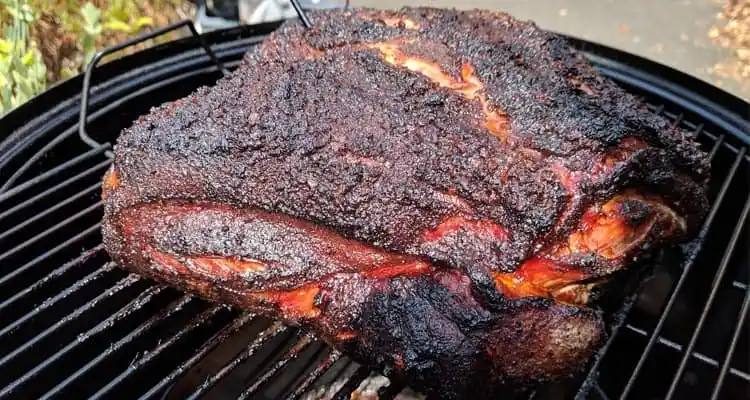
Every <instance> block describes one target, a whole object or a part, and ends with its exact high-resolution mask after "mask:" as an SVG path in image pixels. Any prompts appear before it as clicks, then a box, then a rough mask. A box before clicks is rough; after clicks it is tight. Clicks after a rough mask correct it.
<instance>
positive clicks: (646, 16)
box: [351, 0, 750, 100]
mask: <svg viewBox="0 0 750 400" xmlns="http://www.w3.org/2000/svg"><path fill="white" fill-rule="evenodd" d="M741 1H744V0H741ZM351 4H352V5H353V6H367V7H378V8H399V7H401V6H404V5H431V6H433V7H456V8H463V9H471V8H486V9H498V10H503V11H506V12H508V13H510V14H512V15H514V16H516V17H518V18H520V19H527V20H533V21H535V22H536V23H537V24H538V25H539V26H541V27H542V28H545V29H549V30H552V31H556V32H561V33H565V34H568V35H571V36H576V37H581V38H584V39H587V40H591V41H594V42H598V43H603V44H606V45H608V46H612V47H616V48H619V49H622V50H625V51H628V52H631V53H635V54H638V55H640V56H643V57H646V58H649V59H652V60H655V61H658V62H660V63H662V64H666V65H669V66H671V67H674V68H676V69H679V70H681V71H685V72H687V73H689V74H692V75H694V76H697V77H699V78H701V79H703V80H705V81H708V82H711V83H713V84H714V85H717V86H719V87H721V88H723V89H724V90H727V91H729V92H730V93H733V94H735V95H737V96H739V97H742V98H744V99H745V100H750V82H748V79H746V78H742V77H741V76H739V75H737V76H732V75H731V74H717V73H715V72H714V68H715V66H716V65H717V64H723V63H727V62H728V61H729V62H731V61H733V60H734V59H735V58H736V54H735V52H734V51H733V50H732V49H729V48H724V47H721V46H719V45H717V44H715V43H714V42H713V41H712V39H711V37H709V32H710V31H711V29H712V27H714V26H716V25H722V24H724V23H725V21H722V20H719V19H717V15H718V14H719V13H720V12H721V10H722V2H721V1H719V0H494V1H490V0H469V1H461V2H458V1H443V0H437V1H411V2H403V1H393V0H352V2H351Z"/></svg>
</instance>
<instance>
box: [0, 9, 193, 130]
mask: <svg viewBox="0 0 750 400" xmlns="http://www.w3.org/2000/svg"><path fill="white" fill-rule="evenodd" d="M191 15H192V5H191V4H190V3H189V2H187V1H184V0H150V1H137V2H135V1H130V0H89V1H85V2H84V1H82V0H0V116H1V115H3V114H5V113H7V112H8V111H10V110H11V109H13V108H14V107H16V106H18V105H20V104H22V103H23V102H25V101H26V100H28V99H29V98H31V97H32V96H34V95H36V94H38V93H39V92H41V91H43V90H44V89H45V88H46V87H47V84H48V83H52V82H56V81H58V80H62V79H67V78H69V77H72V76H74V75H76V74H77V73H79V72H80V71H82V70H83V68H84V67H85V65H86V64H87V63H88V61H89V60H91V58H92V57H93V56H94V54H95V53H96V51H97V50H98V49H101V48H104V47H108V46H111V45H114V44H116V43H119V42H122V41H124V40H125V39H127V37H128V36H131V35H134V34H137V33H139V32H141V31H143V30H145V29H148V28H151V27H153V26H157V25H165V24H168V23H171V22H175V21H178V20H181V19H184V18H189V17H190V16H191ZM169 39H170V37H166V38H163V39H161V40H169ZM138 48H140V47H135V48H133V49H130V51H135V50H137V49H138Z"/></svg>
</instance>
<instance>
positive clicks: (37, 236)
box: [0, 201, 104, 260]
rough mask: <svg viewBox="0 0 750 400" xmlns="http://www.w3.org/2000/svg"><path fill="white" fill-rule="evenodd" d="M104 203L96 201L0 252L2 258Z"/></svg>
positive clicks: (0, 258)
mask: <svg viewBox="0 0 750 400" xmlns="http://www.w3.org/2000/svg"><path fill="white" fill-rule="evenodd" d="M102 204H104V203H103V202H102V201H97V202H96V203H94V204H92V205H90V206H88V207H86V208H84V209H83V210H81V211H79V212H77V213H75V214H73V215H71V216H70V217H68V218H65V219H64V220H62V221H60V222H58V223H57V224H55V225H53V226H51V227H49V228H47V229H45V230H44V231H42V232H40V233H38V234H36V235H34V236H33V237H31V238H29V239H27V240H26V241H24V242H22V243H20V244H19V245H17V246H16V247H13V248H12V249H10V250H8V251H6V252H5V253H3V254H0V260H4V259H6V258H8V257H10V256H12V255H13V254H16V253H18V252H19V251H21V250H23V249H25V248H26V247H28V246H30V245H32V244H34V243H35V242H36V241H38V240H40V239H42V238H44V237H46V236H47V235H49V234H50V233H52V232H54V231H56V230H58V229H60V228H62V227H63V226H65V225H68V224H69V223H71V222H73V221H75V220H76V219H78V218H80V217H82V216H84V215H86V214H88V213H90V212H92V211H94V210H96V209H97V208H99V207H101V206H102Z"/></svg>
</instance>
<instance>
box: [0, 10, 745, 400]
mask: <svg viewBox="0 0 750 400" xmlns="http://www.w3.org/2000/svg"><path fill="white" fill-rule="evenodd" d="M276 27H277V24H265V25H256V26H249V27H241V28H236V29H231V30H224V31H218V32H214V33H211V34H208V35H204V36H203V39H204V41H205V42H206V43H208V44H209V45H211V46H212V49H213V51H214V52H215V53H216V56H217V57H218V59H219V60H220V61H221V62H222V63H224V65H225V66H227V67H229V68H231V67H233V66H235V65H237V63H238V62H239V60H240V58H241V57H242V55H243V54H244V52H245V51H247V50H248V48H250V47H251V46H255V45H256V44H257V43H259V42H260V41H261V40H262V39H263V38H264V37H265V36H266V35H267V34H268V33H270V32H272V31H273V29H275V28H276ZM571 42H572V44H573V45H574V46H576V47H578V48H579V49H581V50H583V51H584V52H585V54H586V55H587V56H588V57H589V58H590V59H591V61H592V62H593V63H594V64H595V65H596V66H597V68H598V69H599V70H600V72H601V73H603V74H604V75H606V76H609V77H611V78H612V79H614V80H616V81H617V82H618V83H620V84H621V85H623V86H624V87H625V88H626V89H628V90H630V91H632V92H634V93H636V94H638V95H640V96H642V97H644V98H645V99H646V100H647V101H648V102H649V104H650V105H651V109H652V111H653V112H655V113H661V114H663V115H665V116H667V117H668V118H669V119H670V120H672V121H673V123H674V124H679V125H681V126H683V127H684V128H686V129H687V130H689V131H690V132H692V133H693V134H694V135H695V136H696V138H697V139H698V140H699V141H700V143H701V145H702V146H703V148H704V149H705V150H706V151H707V152H709V154H710V156H711V160H712V176H713V177H712V180H711V187H710V192H709V194H710V199H711V202H712V208H711V212H710V214H709V216H708V218H707V220H706V222H705V224H704V226H703V228H702V230H701V232H700V234H699V236H698V238H697V239H696V240H694V241H693V242H691V243H690V244H687V245H684V246H682V247H678V248H674V249H671V250H668V251H664V252H663V253H662V254H660V255H659V256H658V257H655V258H654V259H653V260H650V261H649V262H648V263H649V264H650V268H649V269H648V270H649V272H648V273H646V274H644V276H643V277H642V278H641V279H640V280H639V284H638V285H637V286H639V290H637V291H634V294H632V295H631V296H629V297H628V298H627V299H626V301H624V302H622V301H616V302H613V303H612V304H604V307H605V309H606V310H607V311H608V312H609V315H610V319H611V321H610V324H609V331H610V338H609V341H608V342H607V343H606V344H605V346H604V347H603V348H602V350H601V351H600V354H599V355H598V356H597V357H596V358H595V360H592V363H591V365H590V366H589V368H588V369H587V370H586V371H583V372H582V373H581V374H580V375H579V376H576V377H573V378H571V379H570V380H568V381H566V382H562V383H559V384H555V385H549V386H545V387H540V388H538V389H537V390H535V391H534V392H532V393H530V396H531V397H533V398H535V399H561V398H579V399H615V398H621V399H624V398H628V399H644V398H647V399H656V398H674V399H683V398H696V399H709V398H727V399H737V398H748V396H750V365H748V364H749V362H748V354H750V348H749V345H748V309H749V308H750V289H749V288H748V269H750V260H749V258H750V250H749V249H750V246H749V244H750V237H748V230H749V229H748V226H747V225H748V222H747V220H748V213H749V212H750V156H748V155H747V151H748V147H747V146H748V144H750V134H749V132H750V128H749V126H750V124H749V123H748V120H747V117H748V113H749V112H750V107H749V106H748V104H747V103H745V102H743V101H741V100H739V99H737V98H735V97H733V96H731V95H729V94H727V93H725V92H722V91H720V90H719V89H716V88H715V87H712V86H710V85H708V84H706V83H703V82H700V81H698V80H696V79H694V78H691V77H689V76H687V75H685V74H682V73H679V72H677V71H674V70H672V69H669V68H667V67H663V66H659V65H657V64H654V63H652V62H649V61H647V60H644V59H641V58H638V57H635V56H632V55H628V54H624V53H621V52H618V51H616V50H613V49H609V48H605V47H602V46H598V45H594V44H591V43H588V42H584V41H580V40H574V39H571ZM220 76H221V73H220V72H219V69H218V68H217V66H216V64H215V63H214V62H213V61H212V59H211V58H210V57H209V56H208V55H207V53H206V52H205V51H204V49H203V48H201V47H200V45H198V44H197V43H196V42H195V41H193V40H190V39H184V40H179V41H175V42H169V43H166V44H162V45H159V46H157V47H154V48H151V49H149V50H145V51H142V52H139V53H137V54H135V55H131V56H127V57H124V58H122V59H119V60H116V61H113V62H110V63H107V64H104V65H102V66H100V67H97V68H96V69H95V71H94V72H93V77H92V86H91V88H90V96H89V102H90V107H89V112H88V115H89V118H88V121H89V122H88V126H87V128H86V129H87V132H88V134H89V135H91V137H92V138H93V139H94V140H96V141H97V142H99V143H101V144H102V146H93V147H92V146H91V145H89V144H87V143H86V142H84V141H82V140H81V138H80V137H79V136H78V123H77V122H78V113H79V109H80V99H81V96H80V94H81V92H80V91H81V86H82V78H81V77H78V78H75V79H72V80H69V81H66V82H63V83H61V84H59V85H57V86H55V87H53V88H51V89H50V90H48V91H47V92H45V93H43V94H42V95H40V96H38V97H36V98H34V99H32V100H31V101H30V102H29V103H27V104H26V105H24V106H22V107H20V108H18V109H16V110H15V111H13V112H11V113H10V114H8V115H7V116H5V117H4V118H3V119H0V186H1V187H2V188H1V189H0V398H85V397H93V398H144V399H183V398H235V397H239V398H259V399H277V398H302V397H304V396H309V394H310V392H311V391H316V390H317V391H321V392H322V391H323V390H325V389H328V392H329V394H331V395H332V396H333V397H334V398H342V399H343V398H349V397H350V395H351V393H352V391H353V390H355V389H356V388H357V387H358V386H359V385H360V383H361V382H362V381H363V380H365V379H366V378H368V376H370V374H371V371H369V370H368V369H367V368H365V367H363V366H359V365H357V364H356V363H354V362H352V361H351V360H349V359H347V358H346V357H345V356H343V355H341V354H339V353H338V352H335V351H332V350H331V349H329V348H328V347H327V346H325V345H324V344H323V343H321V342H319V341H317V340H316V339H315V338H314V337H312V336H309V335H307V334H306V333H304V332H299V331H298V330H297V329H295V328H291V327H285V326H283V325H281V324H279V323H276V322H273V321H270V320H267V319H264V318H261V317H256V316H254V315H251V314H247V313H243V312H241V311H240V310H235V309H232V308H229V307H225V306H222V305H216V304H211V303H208V302H205V301H203V300H200V299H197V298H194V297H191V296H188V295H185V294H183V293H181V292H179V291H177V290H174V289H171V288H166V287H162V286H160V285H158V284H155V283H154V282H152V281H149V280H147V279H144V278H141V277H138V276H135V275H130V274H128V273H127V272H125V271H123V270H120V269H119V268H117V267H116V266H114V265H112V264H111V263H110V262H109V259H108V257H107V255H106V253H105V252H104V250H103V248H102V246H101V237H100V233H99V224H100V220H101V213H102V203H101V200H100V198H99V196H100V186H99V183H100V179H101V176H102V174H103V173H104V171H105V170H106V168H107V166H108V165H109V163H110V158H109V150H110V145H109V144H110V143H114V142H115V139H116V138H117V135H118V134H119V132H120V130H121V129H123V128H124V127H126V126H128V125H129V124H130V123H131V122H132V121H133V120H134V119H135V118H136V117H137V116H139V115H141V114H143V113H145V112H147V111H148V110H149V108H150V107H153V106H156V105H159V104H161V103H162V102H165V101H169V100H174V99H177V98H180V97H183V96H185V95H187V94H188V93H190V92H192V91H193V90H195V89H196V88H197V87H199V86H201V85H210V84H212V83H213V82H214V81H215V80H216V79H218V78H219V77H220ZM331 383H335V385H333V387H331V385H330V384H331ZM403 388H404V385H403V383H400V382H391V384H390V385H388V386H385V387H383V388H381V389H380V390H379V395H380V398H393V397H395V396H396V395H397V394H398V393H399V392H401V390H402V389H403Z"/></svg>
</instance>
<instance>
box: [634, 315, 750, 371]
mask: <svg viewBox="0 0 750 400" xmlns="http://www.w3.org/2000/svg"><path fill="white" fill-rule="evenodd" d="M627 328H628V329H629V330H630V331H632V332H635V333H637V334H639V335H641V336H648V332H646V331H645V330H643V329H640V328H636V327H635V326H632V325H627ZM659 343H661V344H663V345H665V346H667V347H668V348H670V349H672V350H676V351H678V352H680V353H681V352H682V345H681V344H679V343H676V342H673V341H671V340H669V339H666V338H664V337H663V336H659ZM692 357H693V358H695V359H696V360H698V361H700V362H702V363H704V364H706V365H710V366H712V367H716V368H719V362H718V361H716V360H714V359H713V358H711V357H709V356H707V355H705V354H703V353H699V352H697V351H694V352H693V354H692ZM729 373H730V374H732V375H734V376H736V377H738V378H740V379H743V380H745V381H748V382H750V374H748V373H747V372H744V371H740V370H739V369H737V368H731V369H730V370H729Z"/></svg>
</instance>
